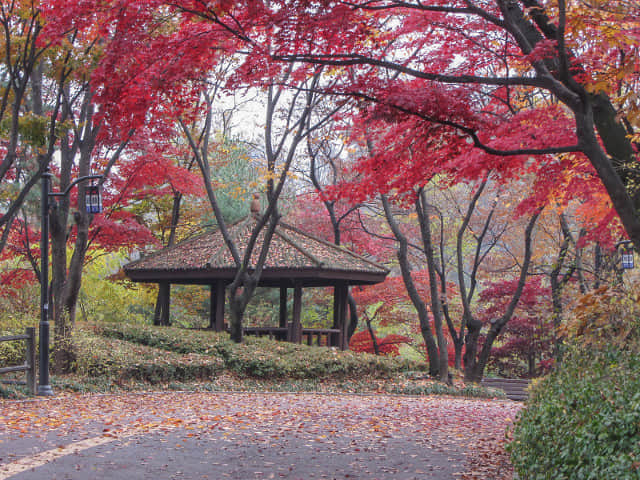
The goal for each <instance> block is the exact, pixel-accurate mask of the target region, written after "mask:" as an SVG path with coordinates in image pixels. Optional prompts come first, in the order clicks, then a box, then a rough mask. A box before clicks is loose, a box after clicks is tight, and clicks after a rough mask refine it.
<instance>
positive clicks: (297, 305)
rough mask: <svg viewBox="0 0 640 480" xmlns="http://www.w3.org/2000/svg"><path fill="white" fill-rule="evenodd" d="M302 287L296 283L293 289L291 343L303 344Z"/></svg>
mask: <svg viewBox="0 0 640 480" xmlns="http://www.w3.org/2000/svg"><path fill="white" fill-rule="evenodd" d="M301 315H302V285H300V284H299V283H296V284H295V285H294V288H293V312H292V317H293V318H292V325H291V341H292V342H294V343H302V322H301V320H300V317H301Z"/></svg>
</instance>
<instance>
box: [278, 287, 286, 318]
mask: <svg viewBox="0 0 640 480" xmlns="http://www.w3.org/2000/svg"><path fill="white" fill-rule="evenodd" d="M279 326H280V328H286V327H287V287H280V322H279Z"/></svg>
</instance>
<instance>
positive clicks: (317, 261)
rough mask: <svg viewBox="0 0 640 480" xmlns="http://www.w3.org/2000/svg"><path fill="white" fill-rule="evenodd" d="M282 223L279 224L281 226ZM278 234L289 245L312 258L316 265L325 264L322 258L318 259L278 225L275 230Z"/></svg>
mask: <svg viewBox="0 0 640 480" xmlns="http://www.w3.org/2000/svg"><path fill="white" fill-rule="evenodd" d="M280 225H281V224H279V225H278V226H280ZM274 233H275V234H276V235H278V236H279V237H280V238H282V239H283V240H284V241H285V242H287V243H288V244H289V245H291V246H292V247H293V248H295V249H296V250H298V251H299V252H300V253H302V254H303V255H304V256H305V257H307V258H308V259H309V260H311V261H312V262H313V263H315V264H316V266H318V267H322V266H323V265H324V262H323V261H322V260H320V259H318V258H317V257H316V256H315V255H314V254H313V253H311V252H309V251H307V250H306V249H305V248H304V247H303V246H302V245H300V244H299V243H298V242H296V241H295V240H294V239H293V238H291V237H290V236H289V235H286V234H285V233H284V232H281V231H280V230H279V229H278V227H276V229H275V232H274Z"/></svg>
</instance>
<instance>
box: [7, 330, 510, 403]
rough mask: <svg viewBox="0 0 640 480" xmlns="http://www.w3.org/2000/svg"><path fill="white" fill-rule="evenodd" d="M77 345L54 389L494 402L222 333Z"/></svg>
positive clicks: (117, 335)
mask: <svg viewBox="0 0 640 480" xmlns="http://www.w3.org/2000/svg"><path fill="white" fill-rule="evenodd" d="M75 345H76V355H77V362H76V369H75V372H74V373H73V374H70V375H65V376H58V377H54V388H57V389H62V390H77V391H100V392H104V391H117V390H123V389H124V390H141V389H144V390H148V389H180V390H211V391H220V390H244V391H316V392H317V391H320V392H360V393H371V392H387V393H404V394H432V393H433V394H450V395H466V396H481V397H482V396H483V397H487V396H498V395H497V394H496V392H495V391H492V390H487V389H484V388H480V387H477V386H473V385H471V386H466V385H464V384H462V383H459V382H458V383H457V384H456V385H454V386H453V387H450V386H447V385H443V384H441V383H438V382H435V381H432V380H429V379H426V374H425V372H424V369H425V365H424V364H419V363H416V362H410V361H407V360H403V359H400V358H390V357H381V356H375V355H369V354H360V353H354V352H349V351H346V352H342V351H338V350H335V349H330V348H324V347H308V346H306V345H297V344H292V343H286V342H276V341H273V340H269V339H266V338H255V337H247V338H246V341H245V343H244V344H240V345H238V344H235V343H233V342H231V341H230V339H229V336H228V335H227V334H225V333H215V332H209V331H196V330H185V329H181V328H174V327H153V326H149V325H140V324H137V325H127V324H116V323H109V324H100V325H83V326H80V327H79V328H78V329H77V331H76V334H75ZM0 388H1V387H0ZM5 392H6V388H5ZM0 393H1V392H0ZM5 395H6V393H5Z"/></svg>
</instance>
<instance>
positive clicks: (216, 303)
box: [209, 280, 226, 332]
mask: <svg viewBox="0 0 640 480" xmlns="http://www.w3.org/2000/svg"><path fill="white" fill-rule="evenodd" d="M225 291H226V285H225V284H224V282H223V281H222V280H216V283H212V284H211V308H210V310H209V328H211V329H212V330H215V331H216V332H222V331H224V298H225Z"/></svg>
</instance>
